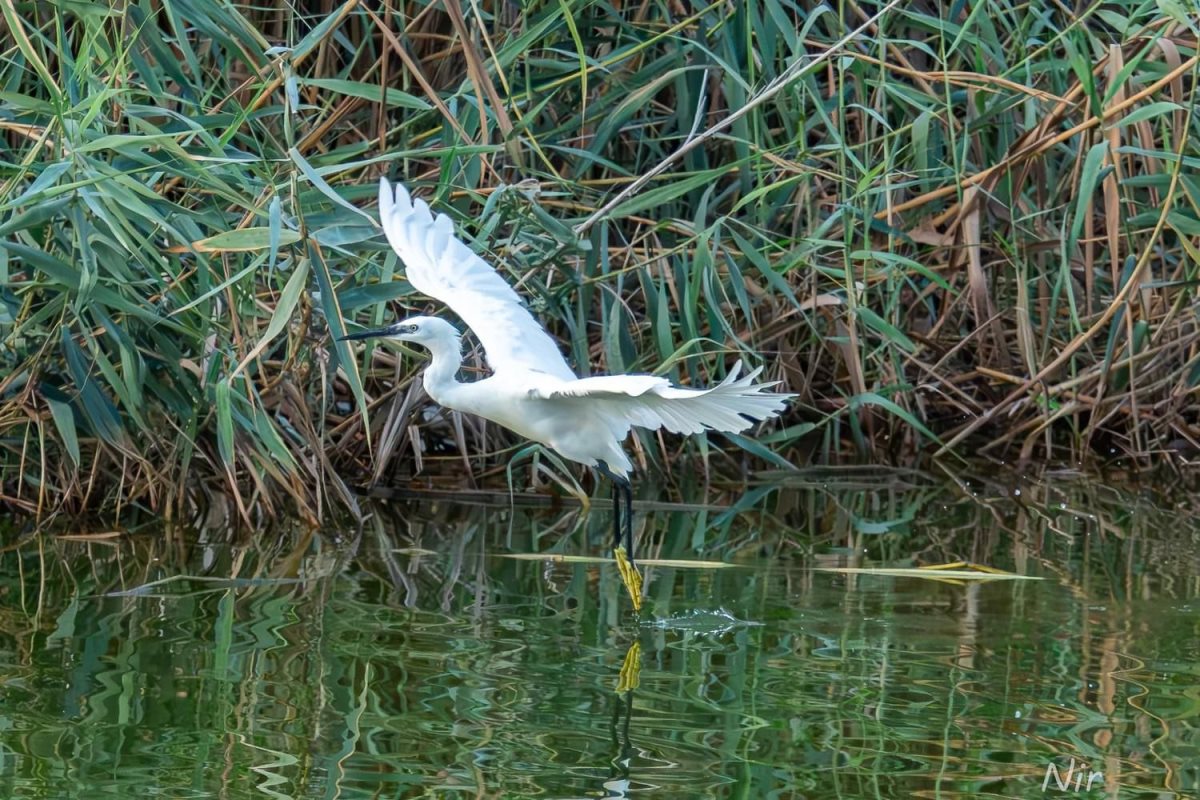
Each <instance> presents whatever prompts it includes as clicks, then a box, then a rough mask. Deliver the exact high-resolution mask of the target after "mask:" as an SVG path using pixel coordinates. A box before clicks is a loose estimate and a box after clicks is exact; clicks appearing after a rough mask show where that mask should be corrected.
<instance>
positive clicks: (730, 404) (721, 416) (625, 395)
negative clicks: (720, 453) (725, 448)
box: [541, 361, 795, 440]
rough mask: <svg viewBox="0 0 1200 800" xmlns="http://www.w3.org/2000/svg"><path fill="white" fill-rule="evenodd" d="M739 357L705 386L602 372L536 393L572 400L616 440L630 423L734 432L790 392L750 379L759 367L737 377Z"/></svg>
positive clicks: (779, 406)
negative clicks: (720, 377)
mask: <svg viewBox="0 0 1200 800" xmlns="http://www.w3.org/2000/svg"><path fill="white" fill-rule="evenodd" d="M741 370H742V362H740V361H739V362H737V363H736V364H734V366H733V369H731V370H730V371H729V375H728V376H726V378H725V380H723V381H721V382H720V383H719V384H717V385H716V386H712V387H710V388H708V389H686V388H684V387H681V386H672V385H671V382H670V381H668V380H667V379H666V378H659V377H656V376H654V375H603V376H600V377H596V378H582V379H579V380H574V381H571V382H569V383H566V384H563V385H561V386H559V387H556V388H554V389H552V390H550V391H548V392H544V393H542V394H541V396H543V397H544V398H545V399H548V400H561V401H563V402H578V403H579V405H580V413H581V414H588V415H594V416H596V417H598V418H600V419H602V420H604V422H605V424H606V425H607V427H608V428H609V430H611V431H612V433H613V436H614V437H616V438H617V439H618V440H622V439H624V438H625V436H626V435H627V434H628V433H629V429H630V427H632V426H635V425H636V426H637V427H639V428H649V429H651V430H657V429H658V428H666V429H667V430H669V431H671V432H673V433H700V432H701V431H706V430H716V431H725V432H727V433H736V432H738V431H742V430H745V429H746V428H749V427H750V426H751V425H753V424H754V423H755V422H758V421H760V420H764V419H768V418H769V417H773V416H775V415H776V414H778V413H779V412H780V411H782V410H783V408H784V406H785V405H786V403H787V400H788V398H791V397H794V396H795V395H791V394H782V393H775V392H767V391H764V390H765V389H769V388H771V387H772V386H775V385H776V384H775V383H758V384H756V383H754V379H755V378H756V377H758V373H760V372H761V371H762V368H761V367H760V368H759V369H756V370H754V371H752V372H751V373H750V374H748V375H747V376H746V377H744V378H738V373H740V372H741Z"/></svg>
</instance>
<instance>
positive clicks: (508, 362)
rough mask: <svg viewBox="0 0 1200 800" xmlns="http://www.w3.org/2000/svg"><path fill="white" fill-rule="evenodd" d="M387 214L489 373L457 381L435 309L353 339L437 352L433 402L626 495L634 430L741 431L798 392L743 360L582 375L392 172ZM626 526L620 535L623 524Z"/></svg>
mask: <svg viewBox="0 0 1200 800" xmlns="http://www.w3.org/2000/svg"><path fill="white" fill-rule="evenodd" d="M379 215H380V221H381V223H382V225H383V230H384V232H385V233H386V234H387V239H388V242H389V243H390V244H391V245H392V247H393V249H395V251H396V253H397V254H398V255H399V256H400V259H401V261H403V263H404V269H405V275H406V277H407V278H408V281H409V282H410V283H411V284H412V285H413V287H414V288H416V289H417V290H418V291H419V292H422V293H423V294H426V295H429V296H430V297H433V298H435V299H437V300H440V301H442V302H443V303H445V304H446V305H447V306H449V307H450V308H451V309H452V310H453V311H454V312H455V313H456V314H458V316H459V317H461V318H462V320H463V322H465V323H466V324H467V325H468V326H469V327H470V328H471V330H472V331H473V332H474V333H475V336H476V337H478V339H479V342H480V344H482V345H483V349H484V353H485V356H486V358H487V362H488V366H489V368H490V369H491V370H492V375H491V376H490V377H488V378H484V379H482V380H478V381H473V382H470V383H462V382H460V381H459V380H458V378H457V374H458V370H459V368H460V367H461V365H462V351H461V336H460V334H459V331H458V330H456V329H455V328H454V326H452V325H451V324H450V323H448V322H446V321H445V320H442V319H439V318H437V317H412V318H409V319H406V320H403V321H401V322H398V323H396V324H394V325H391V326H388V327H387V328H383V329H380V330H374V331H365V332H362V333H356V334H353V335H351V336H347V337H345V338H347V339H367V338H372V337H382V338H388V339H396V340H401V341H408V342H413V343H416V344H420V345H422V346H423V347H425V348H427V349H428V350H429V352H430V356H431V362H430V365H429V367H428V368H427V369H426V370H425V374H424V378H423V380H424V384H425V389H426V391H427V392H428V393H429V395H430V397H432V398H433V399H434V400H435V401H437V402H438V403H440V404H441V405H443V406H446V407H448V408H453V409H457V410H459V411H464V412H467V413H471V414H477V415H479V416H481V417H484V418H485V419H489V420H491V421H493V422H496V423H498V424H500V425H503V426H504V427H506V428H509V429H511V430H513V431H516V432H517V433H519V434H521V435H522V436H525V437H527V438H529V439H532V440H534V441H536V442H540V443H542V444H543V445H546V446H547V447H549V448H551V449H552V450H554V451H556V452H558V453H559V454H560V455H562V456H564V457H566V458H568V459H570V460H572V461H578V462H579V463H581V464H586V465H588V466H590V467H597V468H598V469H600V470H601V471H602V472H604V473H605V474H607V475H608V476H609V477H610V478H612V479H613V480H614V481H615V482H616V483H617V484H620V485H621V486H622V488H623V489H625V491H626V492H628V477H627V476H628V474H629V471H630V470H631V469H632V464H631V463H630V461H629V457H628V456H627V455H626V454H625V451H624V449H623V447H622V442H623V441H624V440H625V438H626V436H628V434H629V430H630V428H631V427H633V426H637V427H640V428H647V429H650V430H657V429H659V428H665V429H666V430H669V431H672V432H675V433H684V434H694V433H700V432H701V431H706V430H715V431H727V432H736V431H742V430H745V429H746V428H748V427H750V426H751V425H753V424H754V423H755V422H757V421H760V420H764V419H767V418H769V417H773V416H775V415H776V414H778V413H779V412H780V411H782V410H783V408H784V406H785V404H786V401H787V399H788V398H790V397H792V396H793V395H789V394H780V393H772V392H767V391H764V390H766V389H769V388H770V387H772V386H774V385H776V384H775V383H760V384H755V383H754V382H753V381H754V378H755V377H757V376H758V374H759V372H760V371H761V370H760V369H756V370H753V371H751V372H750V373H749V374H747V375H746V376H745V377H743V378H739V377H738V375H739V373H740V371H741V362H740V361H739V362H738V363H737V364H735V365H734V367H733V369H732V370H731V371H730V373H729V375H728V377H726V378H725V380H723V381H722V382H721V383H719V384H717V385H716V386H713V387H710V388H708V389H690V388H685V387H680V386H673V385H672V384H671V383H670V381H668V380H666V379H665V378H660V377H657V376H654V375H606V376H600V377H593V378H579V377H578V376H577V375H576V374H575V373H574V372H573V371H572V370H571V368H570V367H569V366H567V363H566V361H564V360H563V357H562V354H561V353H560V352H559V350H558V347H557V346H556V345H555V343H554V340H553V339H551V338H550V335H549V334H548V333H547V332H546V330H545V329H544V328H543V327H542V326H541V325H539V324H538V323H537V321H536V320H534V318H533V316H532V315H530V313H529V311H528V310H527V309H526V308H525V306H524V305H522V303H521V300H520V298H519V297H518V296H517V293H516V292H514V291H513V289H512V287H511V286H509V285H508V283H507V282H505V280H504V279H503V278H501V277H500V275H499V274H498V273H497V272H496V271H495V270H494V269H493V268H492V267H491V266H490V265H489V264H488V263H487V262H485V261H484V260H483V259H482V258H480V257H479V256H478V255H476V254H475V253H474V252H473V251H472V250H471V249H470V248H469V247H467V245H465V244H464V243H463V242H461V241H459V240H458V239H457V238H456V237H455V236H454V229H453V225H452V224H451V222H450V218H449V217H447V216H446V215H445V214H438V215H437V216H436V217H435V216H434V215H433V214H432V213H431V212H430V210H429V206H428V205H427V204H426V203H425V202H424V201H423V200H413V199H412V197H411V196H410V195H409V193H408V191H407V190H406V189H405V188H404V187H403V186H401V185H399V184H397V186H396V187H395V190H394V191H393V189H392V187H391V186H390V185H389V184H388V182H387V181H386V180H381V181H380V183H379ZM615 499H616V493H615V491H614V500H615ZM618 515H619V512H618ZM626 520H627V523H628V517H627V518H626ZM617 533H618V537H619V533H620V532H619V529H618V531H617ZM630 535H631V536H632V528H631V527H630ZM630 551H631V552H632V543H631V545H630Z"/></svg>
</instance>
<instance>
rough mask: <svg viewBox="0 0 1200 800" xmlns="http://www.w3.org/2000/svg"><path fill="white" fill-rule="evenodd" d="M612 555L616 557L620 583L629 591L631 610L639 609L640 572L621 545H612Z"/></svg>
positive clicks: (640, 605) (640, 591) (640, 597)
mask: <svg viewBox="0 0 1200 800" xmlns="http://www.w3.org/2000/svg"><path fill="white" fill-rule="evenodd" d="M613 555H614V556H616V559H617V572H619V573H621V583H623V584H625V588H626V590H628V592H629V599H630V600H632V601H633V610H634V611H641V610H642V573H640V572H638V569H637V567H635V566H634V565H633V562H632V561H630V560H629V554H628V553H626V552H625V548H624V547H623V546H620V545H618V546H617V547H614V548H613Z"/></svg>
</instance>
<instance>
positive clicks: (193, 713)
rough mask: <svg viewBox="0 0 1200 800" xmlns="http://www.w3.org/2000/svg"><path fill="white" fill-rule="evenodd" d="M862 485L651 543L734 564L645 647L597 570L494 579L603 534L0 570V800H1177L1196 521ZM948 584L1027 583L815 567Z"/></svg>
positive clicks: (184, 551) (664, 593) (118, 550)
mask: <svg viewBox="0 0 1200 800" xmlns="http://www.w3.org/2000/svg"><path fill="white" fill-rule="evenodd" d="M880 475H881V474H880V473H878V472H873V473H854V472H843V473H827V474H823V475H820V476H807V477H804V478H802V479H793V480H792V481H790V483H791V485H790V486H787V487H782V488H780V487H776V488H773V489H771V490H764V491H762V492H759V493H758V494H755V495H753V496H751V497H749V498H748V500H747V504H748V505H749V506H750V508H749V510H746V511H743V512H742V513H737V514H733V513H725V512H722V511H721V510H718V509H690V510H680V511H666V510H650V511H646V512H645V513H643V514H642V515H641V521H642V524H643V525H644V526H645V528H644V529H643V531H642V540H643V541H644V542H647V543H649V544H648V548H649V551H650V554H651V555H654V556H659V557H663V558H680V559H700V558H704V559H718V560H723V561H727V562H729V563H732V564H734V565H735V566H733V567H730V568H727V569H711V568H687V567H670V568H663V567H659V568H654V569H651V570H649V578H650V585H649V589H648V595H649V597H648V604H647V608H646V609H645V612H644V613H643V615H642V619H641V621H640V622H639V621H638V620H636V619H635V618H634V616H633V615H632V613H631V611H630V608H629V602H628V599H627V598H626V597H624V595H623V589H622V588H621V586H620V584H619V582H618V581H617V578H616V574H615V571H614V570H613V569H612V567H611V566H609V565H607V564H605V565H600V564H594V563H583V564H580V563H559V562H555V561H552V560H546V559H541V560H523V559H516V558H509V557H506V556H508V555H511V554H528V553H534V552H536V553H542V554H550V553H563V554H574V555H599V554H601V553H603V550H604V546H605V544H606V542H607V536H608V531H609V521H610V520H609V519H608V518H607V516H606V515H605V514H604V513H602V512H594V513H592V514H591V515H590V516H585V515H583V514H581V513H580V512H579V511H578V510H573V509H567V510H562V509H557V510H556V509H548V508H524V507H517V508H509V507H508V506H507V505H504V504H501V505H499V506H496V505H486V504H470V503H463V502H458V501H454V500H448V499H439V500H436V501H433V502H415V503H393V504H387V505H381V506H380V507H378V508H377V509H376V514H375V516H374V517H373V518H372V520H371V521H370V522H369V523H368V524H367V525H366V526H365V527H364V528H363V529H362V530H361V531H359V530H355V529H354V528H353V527H346V528H343V529H336V530H335V529H328V530H324V531H319V532H316V533H315V534H311V533H306V532H304V531H299V530H274V531H265V532H262V533H259V534H256V535H255V536H254V537H252V538H251V539H250V540H249V541H245V542H238V541H229V540H228V537H227V536H226V535H225V534H221V535H219V536H218V535H215V534H213V533H211V532H210V533H206V534H203V535H202V536H201V537H200V538H197V535H196V534H192V533H187V532H182V531H174V532H164V531H156V532H153V533H143V534H137V535H124V536H120V537H115V538H92V539H72V538H62V537H53V538H51V537H41V538H27V539H24V540H13V541H11V543H10V545H9V546H8V547H7V549H5V550H4V551H3V552H2V553H0V670H2V672H0V675H2V678H0V796H4V797H12V798H25V797H29V798H33V797H39V798H41V797H46V798H59V797H91V796H112V797H172V798H208V797H212V798H251V797H295V798H333V797H339V798H400V797H467V798H474V797H564V798H566V797H570V798H576V797H625V796H638V797H664V798H668V797H755V798H757V797H812V798H829V797H841V798H858V797H863V798H889V797H943V798H954V797H1041V796H1093V797H1131V798H1132V797H1146V798H1151V797H1153V798H1166V797H1195V796H1197V795H1200V644H1198V642H1200V636H1198V635H1197V634H1198V632H1200V631H1198V629H1200V622H1198V620H1200V615H1198V614H1197V612H1198V611H1200V599H1198V597H1197V595H1198V592H1200V581H1198V579H1197V575H1198V574H1200V570H1198V569H1197V565H1198V562H1200V525H1198V524H1197V522H1196V511H1195V509H1194V508H1193V507H1192V504H1191V503H1190V502H1186V501H1185V502H1179V500H1178V497H1179V496H1182V497H1185V498H1186V497H1190V495H1179V496H1177V497H1176V499H1175V500H1172V501H1171V502H1170V503H1169V504H1168V502H1167V501H1164V500H1162V499H1161V498H1160V496H1159V495H1160V494H1161V495H1163V496H1167V495H1169V494H1170V492H1169V491H1168V490H1165V487H1161V486H1160V487H1158V489H1157V492H1158V493H1156V494H1151V493H1148V492H1146V491H1141V492H1135V491H1132V490H1116V489H1107V488H1103V487H1100V486H1098V485H1096V484H1092V483H1088V482H1086V481H1081V480H1079V479H1076V478H1074V477H1071V476H1060V477H1058V478H1054V479H1042V480H1038V481H1032V480H1024V479H1020V478H999V479H997V478H994V477H993V478H988V479H986V480H984V479H980V478H974V479H963V478H959V479H955V480H946V479H944V478H931V477H928V476H920V475H915V474H907V473H893V474H890V475H888V476H885V477H881V476H880ZM1168 505H1169V506H1170V507H1166V506H1168ZM13 538H14V537H11V536H10V539H13ZM706 543H707V546H706V547H701V548H700V549H697V548H698V546H700V545H705V544H706ZM957 560H964V561H972V562H978V563H984V564H987V565H989V566H992V567H998V568H1002V569H1005V570H1009V571H1012V572H1016V573H1020V574H1023V575H1031V576H1036V577H1038V578H1041V580H1031V581H989V582H978V581H972V582H951V581H935V580H930V579H922V578H914V577H892V576H880V575H847V574H842V573H833V572H825V571H822V569H823V568H825V567H844V566H856V567H866V566H874V565H888V566H911V565H914V564H930V563H944V562H950V561H957ZM1089 779H1090V780H1091V790H1090V791H1088V790H1087V787H1086V784H1087V782H1088V781H1089ZM1077 782H1078V783H1077ZM1043 787H1045V788H1043ZM1077 787H1078V788H1077Z"/></svg>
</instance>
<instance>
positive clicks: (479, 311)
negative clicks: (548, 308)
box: [379, 179, 575, 381]
mask: <svg viewBox="0 0 1200 800" xmlns="http://www.w3.org/2000/svg"><path fill="white" fill-rule="evenodd" d="M379 220H380V222H381V224H382V225H383V231H384V233H386V234H387V239H388V242H389V243H390V244H391V245H392V249H394V250H395V251H396V253H397V255H399V256H400V259H401V261H403V262H404V271H405V277H406V278H408V282H409V283H411V284H412V285H413V288H415V289H416V290H417V291H419V292H421V293H422V294H426V295H429V296H430V297H432V298H434V299H436V300H440V301H442V302H443V303H445V304H446V305H448V306H449V307H450V308H451V309H453V311H454V313H456V314H458V316H459V317H461V318H462V321H463V322H465V323H466V324H467V326H468V327H470V328H471V330H472V331H473V332H474V333H475V336H476V337H477V338H478V339H479V342H480V344H482V345H483V349H484V352H485V354H486V355H487V362H488V366H489V367H491V368H492V371H493V372H503V371H505V370H510V369H519V370H535V371H538V372H544V373H547V374H549V375H553V376H555V377H557V378H561V379H563V380H566V381H571V380H575V373H574V372H572V371H571V368H570V367H569V366H567V362H566V361H564V360H563V357H562V353H560V352H559V350H558V346H557V345H556V344H555V343H554V340H553V339H551V338H550V334H548V333H546V330H545V329H544V328H543V327H542V326H541V325H539V324H538V322H537V321H536V320H535V319H534V318H533V315H531V314H530V313H529V311H528V310H527V309H526V308H525V306H524V305H523V304H522V303H521V298H520V297H518V296H517V293H516V292H515V291H513V288H512V287H511V286H509V285H508V283H507V282H506V281H505V280H504V279H503V278H502V277H500V275H499V273H497V272H496V270H495V269H493V268H492V267H491V265H489V264H488V263H487V262H486V261H484V260H483V259H482V258H480V257H479V256H478V255H476V254H475V252H474V251H473V250H471V248H469V247H467V245H466V244H464V243H463V242H461V241H459V239H458V238H457V237H456V236H455V235H454V225H453V224H452V223H451V222H450V218H449V217H447V216H446V215H445V214H438V215H437V216H436V217H435V216H434V215H433V213H432V212H431V211H430V210H429V205H428V204H426V202H425V201H424V200H413V199H412V197H411V196H410V195H409V193H408V190H407V189H405V188H404V186H402V185H400V184H396V186H395V189H394V190H393V188H392V186H391V185H389V184H388V182H387V180H386V179H384V180H381V181H380V182H379Z"/></svg>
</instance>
